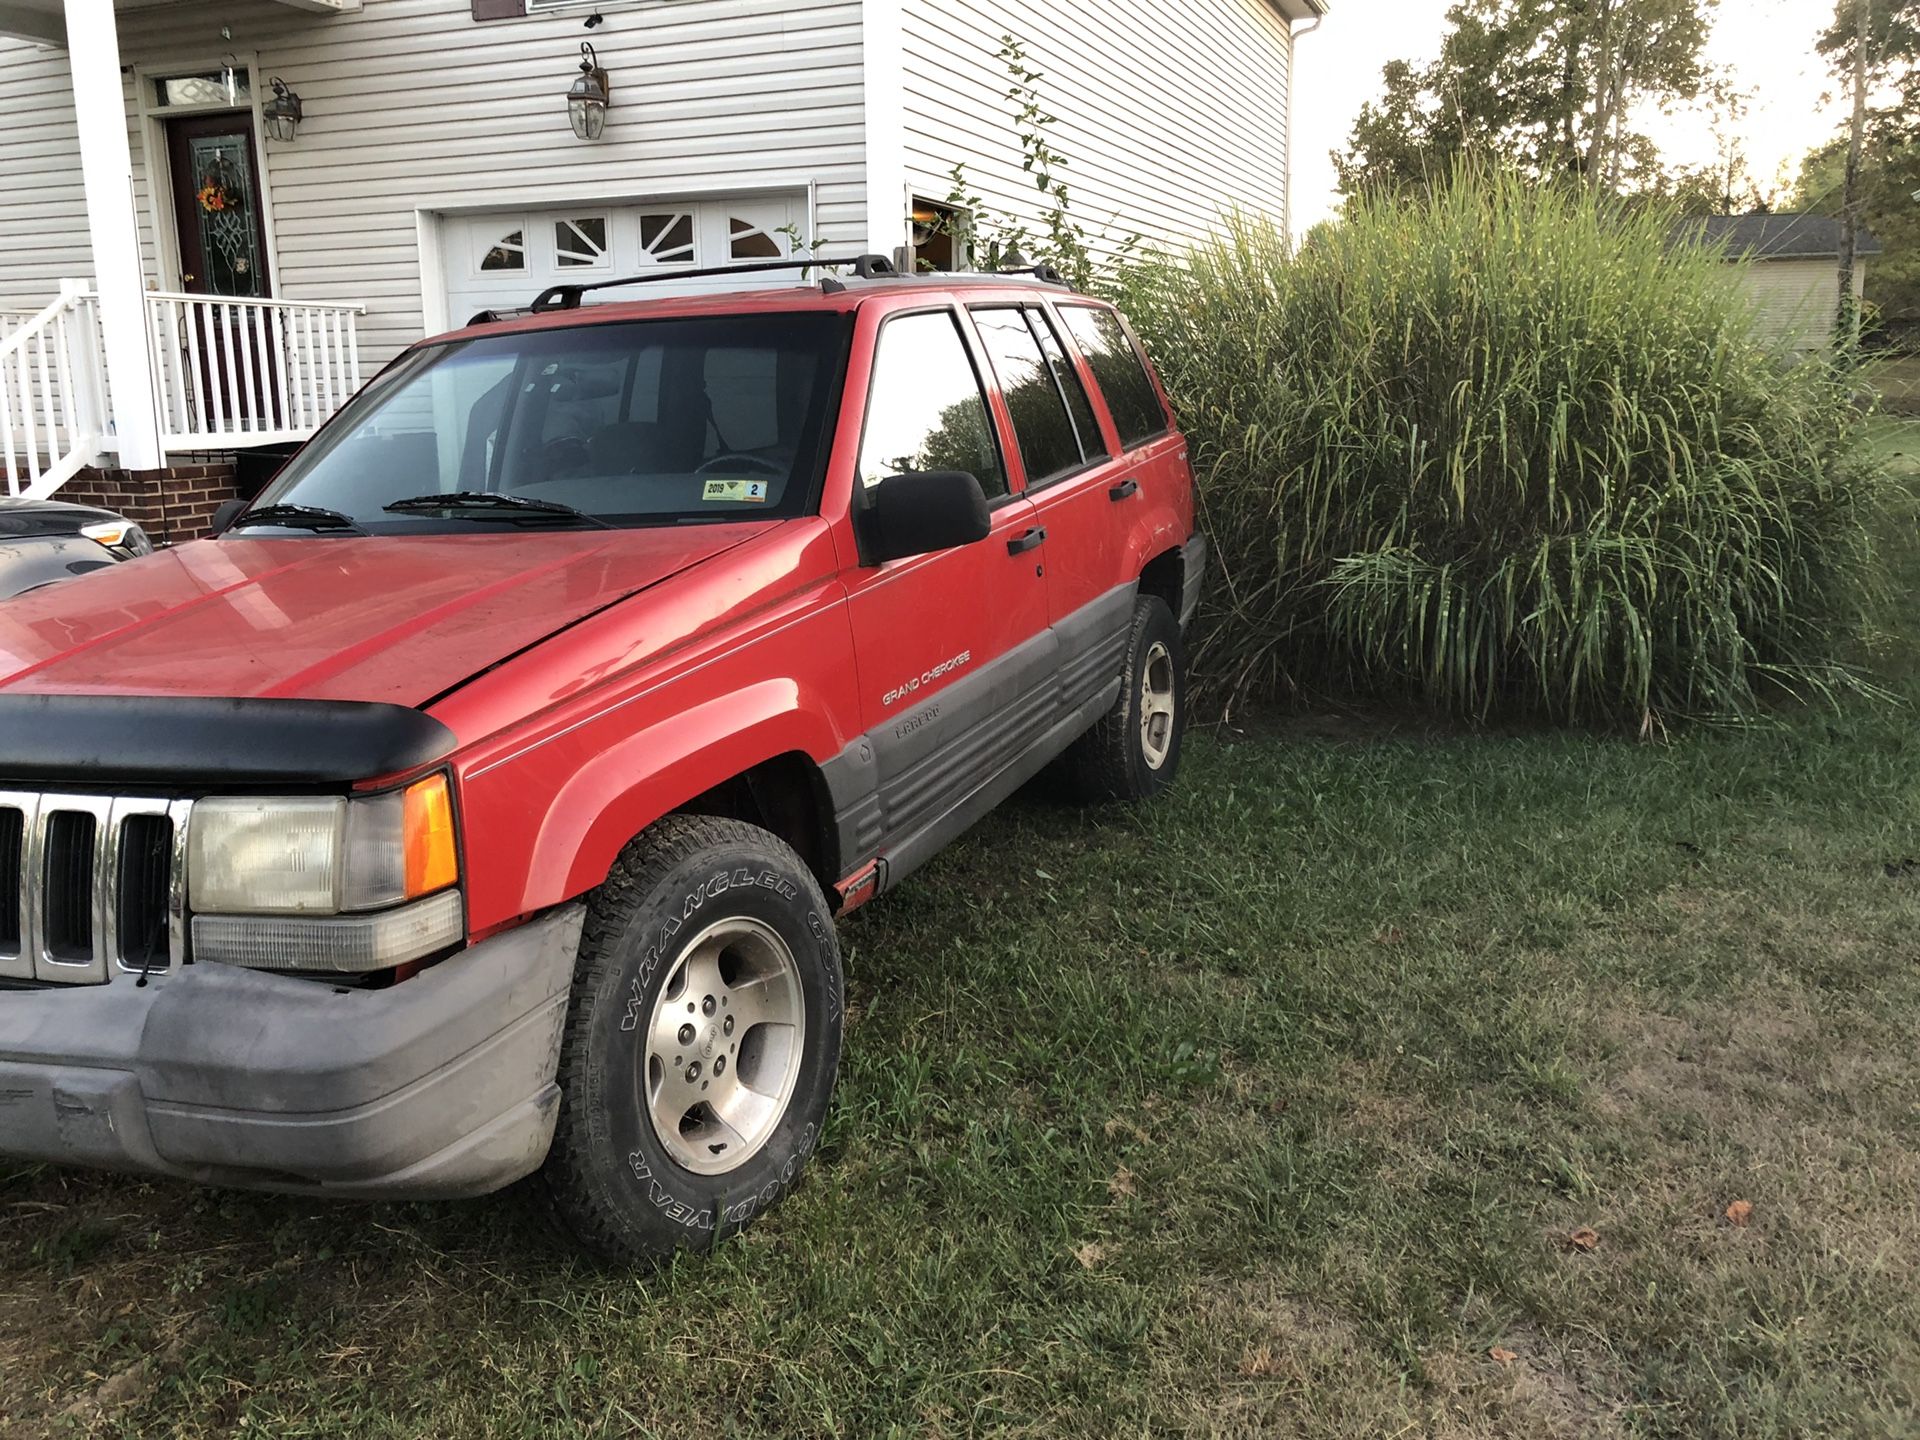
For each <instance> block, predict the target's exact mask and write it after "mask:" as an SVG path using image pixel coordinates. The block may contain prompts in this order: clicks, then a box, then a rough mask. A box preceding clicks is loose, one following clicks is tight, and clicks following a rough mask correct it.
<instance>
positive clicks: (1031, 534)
mask: <svg viewBox="0 0 1920 1440" xmlns="http://www.w3.org/2000/svg"><path fill="white" fill-rule="evenodd" d="M1046 538H1047V527H1046V526H1044V525H1035V526H1034V527H1033V528H1032V529H1030V530H1028V531H1027V533H1026V534H1024V535H1022V536H1021V537H1020V538H1019V539H1018V540H1009V541H1007V553H1008V554H1009V555H1024V554H1026V553H1027V551H1029V550H1031V549H1033V548H1034V547H1035V546H1037V545H1039V543H1040V542H1041V541H1042V540H1044V539H1046Z"/></svg>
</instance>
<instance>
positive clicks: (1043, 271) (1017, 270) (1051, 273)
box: [993, 261, 1073, 289]
mask: <svg viewBox="0 0 1920 1440" xmlns="http://www.w3.org/2000/svg"><path fill="white" fill-rule="evenodd" d="M993 273H994V274H996V275H1031V276H1032V277H1033V278H1034V279H1036V280H1042V281H1045V282H1046V283H1047V284H1049V285H1067V277H1066V276H1065V275H1063V274H1061V273H1060V267H1059V266H1057V265H1049V264H1047V263H1046V262H1045V261H1042V262H1041V263H1040V264H1038V265H1015V266H1013V267H1012V268H1011V269H1007V270H996V271H994V272H993ZM1067 288H1068V289H1072V288H1073V287H1072V286H1070V285H1068V286H1067Z"/></svg>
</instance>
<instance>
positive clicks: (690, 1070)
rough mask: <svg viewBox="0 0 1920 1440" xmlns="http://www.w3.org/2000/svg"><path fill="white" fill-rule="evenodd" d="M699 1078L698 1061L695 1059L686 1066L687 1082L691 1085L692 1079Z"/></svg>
mask: <svg viewBox="0 0 1920 1440" xmlns="http://www.w3.org/2000/svg"><path fill="white" fill-rule="evenodd" d="M699 1078H700V1062H699V1061H698V1060H696V1061H694V1062H693V1063H692V1064H691V1065H689V1066H687V1083H688V1084H689V1085H691V1084H692V1083H693V1082H694V1081H696V1080H698V1079H699Z"/></svg>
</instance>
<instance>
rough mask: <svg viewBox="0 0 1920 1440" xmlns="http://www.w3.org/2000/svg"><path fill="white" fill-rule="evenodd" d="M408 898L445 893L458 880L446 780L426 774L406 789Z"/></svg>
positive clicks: (456, 856)
mask: <svg viewBox="0 0 1920 1440" xmlns="http://www.w3.org/2000/svg"><path fill="white" fill-rule="evenodd" d="M402 833H403V834H404V835H405V837H406V851H407V898H408V899H409V900H411V899H413V898H414V897H415V896H416V895H427V894H430V893H432V892H433V891H435V890H444V889H445V888H446V887H447V886H449V885H451V884H453V882H454V881H456V880H458V879H459V878H460V858H459V856H458V854H457V853H456V852H455V850H454V844H453V798H452V796H450V795H449V794H448V793H447V777H446V776H444V775H429V776H428V777H427V778H426V779H424V780H421V781H417V782H416V783H414V784H412V785H409V786H408V787H407V790H406V820H405V826H404V829H403V832H402Z"/></svg>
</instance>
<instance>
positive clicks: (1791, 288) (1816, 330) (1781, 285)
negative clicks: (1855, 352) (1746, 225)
mask: <svg viewBox="0 0 1920 1440" xmlns="http://www.w3.org/2000/svg"><path fill="white" fill-rule="evenodd" d="M1743 263H1744V265H1745V270H1746V274H1745V279H1746V284H1747V292H1748V293H1749V294H1750V295H1751V296H1752V297H1753V301H1754V305H1755V307H1756V308H1757V309H1758V311H1759V316H1760V324H1759V328H1760V332H1761V333H1762V334H1763V335H1765V336H1766V337H1767V338H1768V339H1770V340H1776V341H1779V342H1781V343H1783V344H1785V345H1787V346H1789V347H1790V348H1792V349H1796V350H1814V349H1818V348H1819V347H1821V346H1823V345H1826V344H1827V343H1829V342H1830V341H1831V339H1832V337H1833V330H1834V321H1835V319H1836V318H1837V316H1838V314H1839V310H1840V262H1839V261H1838V260H1836V259H1828V260H1819V259H1815V260H1751V261H1746V262H1743ZM1867 263H1868V262H1866V261H1864V260H1863V261H1860V262H1859V263H1857V264H1856V265H1855V266H1854V269H1853V283H1854V290H1855V293H1856V294H1858V293H1861V287H1863V286H1864V285H1865V284H1866V278H1867Z"/></svg>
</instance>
